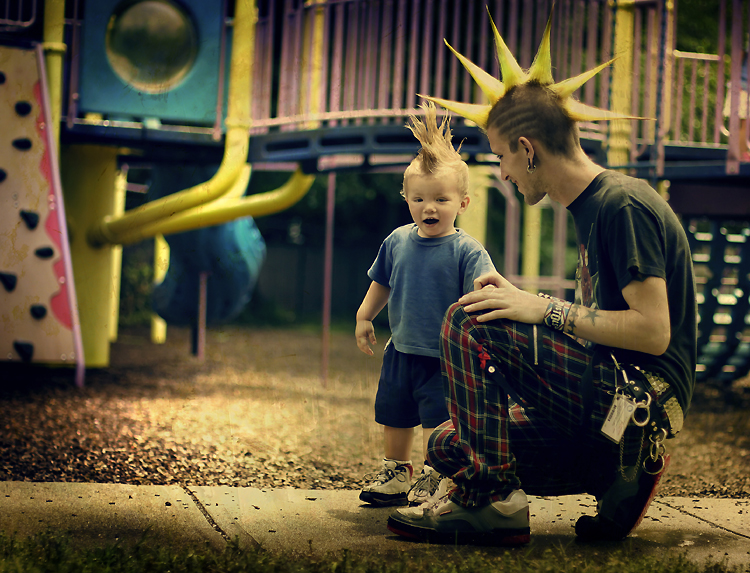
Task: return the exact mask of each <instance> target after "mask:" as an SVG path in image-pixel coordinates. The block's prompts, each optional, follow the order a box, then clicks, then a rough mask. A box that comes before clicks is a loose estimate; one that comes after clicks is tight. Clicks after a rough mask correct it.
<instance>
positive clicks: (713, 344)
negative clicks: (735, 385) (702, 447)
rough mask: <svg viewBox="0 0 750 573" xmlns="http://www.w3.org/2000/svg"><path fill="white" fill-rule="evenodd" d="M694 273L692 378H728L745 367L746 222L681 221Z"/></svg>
mask: <svg viewBox="0 0 750 573" xmlns="http://www.w3.org/2000/svg"><path fill="white" fill-rule="evenodd" d="M685 230H686V231H687V236H688V241H689V243H690V249H691V251H692V253H693V265H694V268H695V275H696V287H697V291H696V298H697V302H698V319H699V322H698V366H697V368H696V379H697V380H699V381H703V380H714V381H719V382H723V383H731V382H732V381H733V380H735V379H737V378H741V377H743V376H745V375H747V373H748V372H750V222H748V221H728V220H720V219H709V218H703V219H693V220H691V221H689V222H688V224H687V225H686V229H685Z"/></svg>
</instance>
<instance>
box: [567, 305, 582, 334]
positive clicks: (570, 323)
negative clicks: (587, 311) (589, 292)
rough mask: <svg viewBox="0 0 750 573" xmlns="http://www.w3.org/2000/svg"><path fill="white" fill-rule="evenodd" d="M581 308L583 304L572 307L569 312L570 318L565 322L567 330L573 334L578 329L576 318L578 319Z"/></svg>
mask: <svg viewBox="0 0 750 573" xmlns="http://www.w3.org/2000/svg"><path fill="white" fill-rule="evenodd" d="M580 310H581V305H578V304H574V305H573V306H571V307H570V312H568V320H567V321H566V322H565V332H566V333H568V334H573V333H575V331H576V320H578V313H579V312H580Z"/></svg>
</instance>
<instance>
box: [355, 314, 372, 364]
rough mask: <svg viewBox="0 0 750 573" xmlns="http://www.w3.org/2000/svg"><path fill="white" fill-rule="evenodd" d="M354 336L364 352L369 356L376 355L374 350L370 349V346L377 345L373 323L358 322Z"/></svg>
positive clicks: (366, 321) (367, 321)
mask: <svg viewBox="0 0 750 573" xmlns="http://www.w3.org/2000/svg"><path fill="white" fill-rule="evenodd" d="M354 336H355V337H356V338H357V346H359V349H360V350H361V351H362V352H364V353H365V354H367V355H368V356H373V355H374V354H375V353H374V352H373V351H372V348H370V344H372V345H373V346H374V345H375V344H376V343H377V341H376V340H375V328H373V326H372V322H371V321H369V320H358V321H357V327H356V328H355V329H354ZM368 343H369V344H368Z"/></svg>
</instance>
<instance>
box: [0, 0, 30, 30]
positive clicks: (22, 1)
mask: <svg viewBox="0 0 750 573" xmlns="http://www.w3.org/2000/svg"><path fill="white" fill-rule="evenodd" d="M36 15H37V14H36V0H0V32H5V31H9V32H12V31H14V30H18V29H23V28H28V27H29V26H32V25H33V24H34V22H36Z"/></svg>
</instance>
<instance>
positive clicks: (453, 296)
mask: <svg viewBox="0 0 750 573" xmlns="http://www.w3.org/2000/svg"><path fill="white" fill-rule="evenodd" d="M417 230H418V229H417V226H416V225H415V224H414V223H411V224H409V225H404V226H403V227H399V228H398V229H396V230H395V231H393V232H392V233H391V234H390V235H389V236H388V237H387V238H386V239H385V241H383V244H382V245H381V246H380V251H379V252H378V256H377V258H376V259H375V262H374V263H373V265H372V267H370V270H369V271H368V272H367V276H369V277H370V278H371V279H372V280H373V281H375V282H376V283H379V284H381V285H383V286H387V287H389V288H390V289H391V292H390V295H389V297H388V322H389V324H390V327H391V341H392V342H393V345H394V347H395V348H396V350H398V351H399V352H403V353H405V354H420V355H422V356H436V357H439V356H440V325H441V324H442V322H443V316H444V315H445V311H446V310H448V307H449V306H450V305H451V304H453V303H454V302H456V301H457V300H458V299H459V298H460V297H461V296H462V295H464V294H465V293H467V292H471V291H472V290H474V279H475V278H477V277H479V276H480V275H482V274H484V273H486V272H490V271H494V270H495V266H494V265H493V264H492V259H491V258H490V255H489V254H488V253H487V251H486V250H485V249H484V247H483V246H482V244H481V243H480V242H479V241H477V240H476V239H474V238H473V237H471V236H470V235H468V234H466V233H465V232H464V231H462V230H461V229H458V231H457V232H456V233H453V234H451V235H448V236H447V237H440V238H438V239H425V238H423V237H420V236H419V234H418V233H417Z"/></svg>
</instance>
